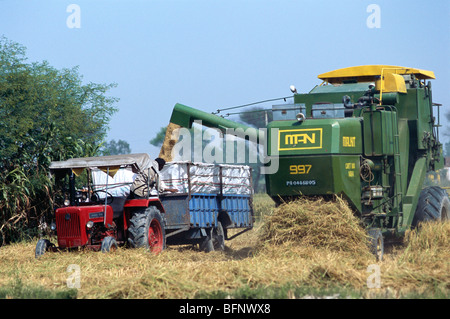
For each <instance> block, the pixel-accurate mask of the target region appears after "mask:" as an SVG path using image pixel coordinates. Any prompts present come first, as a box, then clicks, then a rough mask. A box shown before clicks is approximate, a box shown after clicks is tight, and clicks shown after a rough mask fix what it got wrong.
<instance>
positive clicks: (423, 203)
mask: <svg viewBox="0 0 450 319" xmlns="http://www.w3.org/2000/svg"><path fill="white" fill-rule="evenodd" d="M448 219H450V201H449V198H448V194H447V192H446V191H445V190H443V189H442V188H440V187H438V186H431V187H427V188H424V189H423V190H422V191H421V192H420V196H419V201H418V202H417V208H416V213H415V214H414V218H413V221H412V226H413V227H417V226H418V225H419V224H420V223H422V222H428V221H435V220H436V221H439V220H441V221H444V220H448Z"/></svg>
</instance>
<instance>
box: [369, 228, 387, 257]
mask: <svg viewBox="0 0 450 319" xmlns="http://www.w3.org/2000/svg"><path fill="white" fill-rule="evenodd" d="M368 235H369V249H370V252H371V253H372V254H373V255H375V257H376V258H377V261H382V260H383V255H384V239H383V234H382V233H381V230H380V229H379V228H370V229H369V231H368Z"/></svg>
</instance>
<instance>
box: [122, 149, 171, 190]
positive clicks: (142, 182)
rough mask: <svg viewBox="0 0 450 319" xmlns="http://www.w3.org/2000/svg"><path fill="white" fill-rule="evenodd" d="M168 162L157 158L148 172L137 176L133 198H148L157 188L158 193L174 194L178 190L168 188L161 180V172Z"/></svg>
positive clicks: (133, 188)
mask: <svg viewBox="0 0 450 319" xmlns="http://www.w3.org/2000/svg"><path fill="white" fill-rule="evenodd" d="M165 164H166V161H165V160H164V159H162V158H159V157H158V158H157V159H155V160H154V161H153V163H152V165H151V166H150V167H149V169H148V170H146V171H144V172H142V173H141V174H137V176H136V178H135V179H134V182H133V185H131V197H132V198H148V196H150V193H151V190H152V189H153V188H155V190H156V191H157V192H158V193H164V192H172V193H175V192H176V191H177V190H176V189H174V188H166V187H165V185H164V183H163V182H162V181H161V179H160V178H159V172H160V171H161V170H162V169H163V168H164V165H165Z"/></svg>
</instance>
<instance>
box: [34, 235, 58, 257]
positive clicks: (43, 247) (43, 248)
mask: <svg viewBox="0 0 450 319" xmlns="http://www.w3.org/2000/svg"><path fill="white" fill-rule="evenodd" d="M52 246H53V244H52V243H51V242H50V240H48V239H39V241H38V242H37V244H36V249H35V251H34V256H35V257H36V258H39V257H41V256H42V255H44V254H45V253H46V252H47V251H48V249H49V248H50V247H52Z"/></svg>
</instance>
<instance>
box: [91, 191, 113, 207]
mask: <svg viewBox="0 0 450 319" xmlns="http://www.w3.org/2000/svg"><path fill="white" fill-rule="evenodd" d="M97 193H106V198H107V200H106V205H111V204H112V202H113V201H114V197H113V196H112V195H111V193H110V192H107V191H105V190H103V189H99V190H96V191H93V192H92V197H94V196H95V197H97V200H94V201H96V202H101V201H104V199H103V200H101V199H100V196H99V195H98V194H97Z"/></svg>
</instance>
